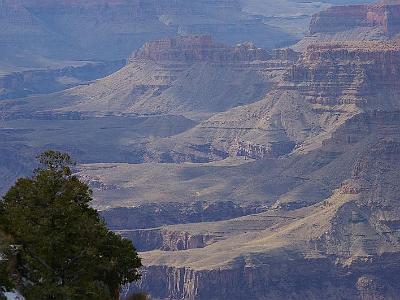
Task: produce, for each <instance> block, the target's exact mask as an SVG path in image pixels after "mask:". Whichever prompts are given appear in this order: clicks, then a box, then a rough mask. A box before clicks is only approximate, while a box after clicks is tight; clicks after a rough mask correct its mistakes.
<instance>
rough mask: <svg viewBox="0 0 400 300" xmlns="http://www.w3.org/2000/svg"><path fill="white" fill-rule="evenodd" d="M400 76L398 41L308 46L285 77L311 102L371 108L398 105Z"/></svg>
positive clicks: (387, 107) (388, 107)
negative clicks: (399, 79) (300, 58)
mask: <svg viewBox="0 0 400 300" xmlns="http://www.w3.org/2000/svg"><path fill="white" fill-rule="evenodd" d="M399 76H400V46H399V44H398V43H384V42H359V43H358V42H354V43H352V42H349V43H331V44H320V45H311V46H309V47H308V49H307V51H306V52H305V54H304V55H303V58H302V60H300V61H299V63H297V64H296V65H295V66H293V68H292V69H291V70H290V71H289V72H288V74H287V76H286V79H287V80H288V81H289V82H292V83H295V87H294V88H298V89H300V90H301V91H302V92H303V93H304V94H305V95H306V96H307V97H308V98H309V99H310V101H311V102H312V103H320V104H329V105H335V104H356V105H357V106H359V107H363V108H365V109H370V110H374V109H392V108H395V107H397V108H398V107H399V103H398V101H397V100H396V96H395V95H398V93H399V92H400V86H399V82H398V79H397V78H399Z"/></svg>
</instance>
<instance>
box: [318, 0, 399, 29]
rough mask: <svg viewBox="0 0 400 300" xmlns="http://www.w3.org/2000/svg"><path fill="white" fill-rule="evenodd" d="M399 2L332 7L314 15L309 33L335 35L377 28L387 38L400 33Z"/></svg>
mask: <svg viewBox="0 0 400 300" xmlns="http://www.w3.org/2000/svg"><path fill="white" fill-rule="evenodd" d="M399 16H400V2H398V1H393V2H390V1H389V2H386V3H378V4H370V5H366V4H365V5H351V6H334V7H331V8H329V9H327V10H326V11H323V12H321V13H318V14H316V15H315V16H314V17H313V18H312V20H311V24H310V33H311V34H315V33H337V32H341V31H346V30H351V29H354V28H356V27H369V28H373V27H379V28H380V29H381V30H382V32H383V33H384V34H385V35H386V36H387V37H393V36H395V35H396V34H398V33H400V26H399Z"/></svg>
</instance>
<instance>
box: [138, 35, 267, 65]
mask: <svg viewBox="0 0 400 300" xmlns="http://www.w3.org/2000/svg"><path fill="white" fill-rule="evenodd" d="M271 57H272V55H271V53H270V52H269V51H267V50H265V49H262V48H257V47H255V46H254V45H253V44H252V43H245V44H240V45H237V46H236V47H228V46H224V45H221V44H216V43H215V42H214V41H213V40H212V38H211V36H181V37H177V38H175V39H165V40H159V41H154V42H149V43H146V44H145V45H144V46H143V47H142V48H140V49H139V50H137V51H136V52H135V53H133V55H132V56H131V58H130V61H133V60H140V59H144V60H154V61H185V62H195V61H214V62H241V61H255V60H261V61H265V60H269V59H271Z"/></svg>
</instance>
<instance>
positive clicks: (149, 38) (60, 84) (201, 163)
mask: <svg viewBox="0 0 400 300" xmlns="http://www.w3.org/2000/svg"><path fill="white" fill-rule="evenodd" d="M361 2H362V1H351V2H350V1H336V2H334V1H329V3H319V2H318V3H317V2H307V3H306V2H303V1H289V0H288V1H280V2H279V3H277V2H276V1H275V2H272V1H257V0H251V1H233V0H232V1H231V0H221V1H220V0H218V1H199V2H196V3H195V2H190V1H189V2H188V1H183V2H180V1H173V2H171V1H147V2H142V1H136V0H135V1H131V2H129V5H128V2H126V1H123V0H117V1H110V0H102V1H86V2H85V3H83V2H81V1H78V0H76V1H71V2H63V1H59V2H53V1H11V0H3V1H1V0H0V8H3V10H0V15H1V14H3V15H4V16H7V18H8V19H7V18H2V19H0V22H6V23H7V26H10V27H8V28H10V31H9V35H8V36H9V37H12V38H13V39H15V40H14V41H15V45H18V41H20V39H21V38H22V39H23V38H24V36H25V35H28V36H30V37H34V35H33V34H37V36H36V37H35V40H38V37H40V40H41V41H44V43H45V44H46V43H51V45H53V46H54V47H55V49H59V48H57V47H61V46H60V45H62V47H65V49H66V51H65V53H67V54H68V55H67V56H68V58H67V57H64V58H60V57H59V58H55V59H54V61H52V63H53V62H54V63H56V65H54V66H53V67H52V68H49V69H41V70H37V69H36V70H32V69H34V68H37V67H38V66H39V65H41V63H42V62H43V60H41V59H40V60H39V61H40V63H38V64H37V65H33V64H32V62H30V63H29V64H30V66H31V70H26V68H25V67H18V68H17V69H13V70H14V71H15V70H18V71H15V72H13V73H12V74H4V75H2V76H1V77H0V88H1V90H0V99H2V100H0V174H1V180H0V193H3V192H4V191H6V189H7V188H8V187H9V186H10V185H11V184H12V182H13V181H14V180H15V179H16V178H17V177H18V176H22V175H28V174H29V172H30V170H31V169H32V168H33V167H34V163H33V157H34V156H35V155H36V154H37V153H39V152H40V151H42V150H45V149H54V150H62V151H67V152H69V153H70V154H71V155H72V156H73V157H74V158H75V159H76V160H77V161H78V162H79V164H78V165H77V168H76V170H75V172H76V173H77V174H78V175H79V176H80V177H81V178H82V179H83V180H85V181H86V182H87V183H88V184H89V185H90V187H91V188H92V189H93V192H94V199H95V201H94V206H95V207H96V208H97V209H99V210H100V211H101V213H102V215H103V217H104V218H105V220H106V222H107V224H108V226H109V227H110V228H111V229H112V230H115V231H117V232H118V233H120V234H121V235H123V236H124V237H126V238H129V239H132V240H133V241H134V243H135V245H136V247H137V248H138V250H140V251H141V256H142V257H143V259H144V268H143V269H142V273H143V277H142V279H141V281H139V282H138V283H137V284H133V285H131V286H127V287H125V290H124V294H130V293H134V292H138V291H144V292H148V293H149V294H150V295H151V296H152V297H153V298H154V299H174V300H183V299H185V300H186V299H188V300H197V299H200V300H203V299H204V300H206V299H207V300H208V299H232V300H236V299H237V300H241V299H259V300H262V299H363V300H370V299H371V300H372V299H374V300H375V299H399V297H398V295H399V294H400V287H399V284H398V282H399V275H398V274H399V269H400V246H399V245H400V234H399V229H400V227H399V224H400V207H399V205H398V200H399V194H400V190H399V187H400V165H399V158H400V81H399V78H400V42H399V40H398V36H399V33H400V26H399V24H400V23H399V17H400V15H399V12H400V2H399V1H381V2H379V3H375V4H360V3H361ZM331 4H340V5H341V6H334V7H331ZM348 4H351V5H350V6H348ZM344 5H346V6H344ZM132 7H134V9H133V8H132ZM178 8H179V10H178ZM121 10H122V11H123V13H121ZM321 10H323V11H321ZM51 11H57V12H58V14H57V15H56V17H55V16H50V15H49V12H51ZM311 15H313V16H312V17H311ZM11 16H12V17H13V20H14V21H13V22H11V23H10V20H11ZM116 16H118V18H116ZM132 17H134V18H132ZM103 19H104V20H107V22H105V23H104V24H103V23H102V24H101V25H99V24H98V23H96V22H97V21H98V20H103ZM7 20H8V21H7ZM67 20H68V22H67ZM309 21H310V22H309ZM82 22H84V23H82ZM303 23H304V24H305V23H310V25H309V29H308V33H306V34H305V31H307V29H306V27H305V25H304V24H303ZM10 24H11V25H12V26H11V25H10ZM21 24H25V25H24V28H26V30H28V31H29V32H22V31H21V30H20V27H19V26H20V25H21ZM49 24H51V25H52V26H54V31H51V32H49V31H48V27H47V26H48V25H49ZM82 24H86V25H85V26H87V27H85V28H86V29H85V30H88V32H89V31H92V30H94V29H93V28H94V27H96V29H95V31H94V34H93V36H92V37H90V38H88V37H87V34H88V32H86V31H85V30H83V32H82V33H78V31H77V28H79V26H82ZM121 24H124V26H125V25H126V27H122V26H120V25H121ZM138 24H139V25H140V26H139V25H138ZM274 24H275V25H274ZM276 24H280V27H279V29H276V28H274V27H273V26H277V25H276ZM301 24H303V25H301ZM28 25H29V26H28ZM67 25H68V26H67ZM301 26H303V27H301ZM105 27H107V30H106V29H105ZM12 28H13V30H15V31H14V33H13V32H12V31H11V29H12ZM295 28H296V29H295ZM136 31H137V32H136ZM60 32H62V33H63V34H66V33H68V35H67V37H68V38H67V39H65V40H62V41H60V40H58V38H59V33H60ZM176 33H179V34H180V35H178V36H176ZM189 33H190V34H189ZM193 33H195V34H194V35H193ZM200 33H207V34H200ZM1 34H2V33H0V36H2V35H1ZM19 34H21V36H19ZM110 34H111V35H113V38H115V40H113V39H108V38H107V36H108V35H110ZM130 34H137V35H136V38H134V39H130V38H128V36H129V35H130ZM304 34H305V35H306V37H304V38H302V36H303V35H304ZM166 35H169V36H166ZM275 37H277V38H276V39H275ZM242 38H243V39H242ZM244 38H245V39H244ZM299 38H302V40H301V41H300V42H299V43H297V44H296V45H294V43H295V42H296V41H297V39H299ZM47 39H49V40H47ZM0 40H1V41H5V39H2V38H1V39H0ZM70 40H71V41H75V42H78V43H79V45H80V47H81V48H76V44H74V45H73V46H72V50H71V52H70V53H68V51H69V50H68V49H70V48H68V47H67V46H66V45H65V44H63V43H70V42H69V41H70ZM246 41H248V42H246ZM290 41H291V44H290V45H288V46H291V47H289V48H288V47H276V45H278V44H280V43H282V42H283V43H286V42H290ZM58 42H60V43H61V44H59V45H58V44H57V43H58ZM112 44H116V45H117V46H116V47H115V48H113V49H112V51H111V50H107V49H108V48H110V45H112ZM4 45H6V43H4ZM15 45H14V46H15ZM32 45H33V44H32ZM70 45H72V44H70ZM100 45H101V46H100ZM281 45H282V44H281ZM9 46H10V44H9V43H7V47H9ZM14 46H13V47H14ZM0 47H3V46H1V45H0ZM32 47H33V48H31V49H30V48H27V50H26V51H29V53H31V54H32V59H33V58H34V57H35V58H34V59H37V58H38V57H39V56H41V55H43V53H42V49H41V47H40V45H34V46H32ZM273 48H275V49H273ZM0 49H2V48H0ZM10 49H12V47H11V48H10ZM75 49H78V50H82V49H85V50H84V51H83V52H85V53H86V54H88V53H89V54H90V55H93V56H91V57H81V59H85V60H84V61H80V62H79V63H77V60H76V59H75V58H73V55H75V54H74V51H75ZM128 49H129V51H128ZM50 50H51V49H49V51H50ZM1 51H3V50H1ZM10 51H11V50H10ZM35 51H37V52H35ZM4 53H6V52H4ZM7 53H11V52H7ZM17 54H18V55H20V56H21V57H23V58H24V59H25V58H26V55H23V54H20V53H17ZM36 54H37V55H38V56H36ZM7 55H8V54H7ZM46 55H47V54H46ZM46 55H45V56H46ZM16 57H17V56H15V58H16ZM89 58H90V59H89ZM94 58H96V59H98V60H102V61H95V60H94ZM118 58H119V59H120V58H124V62H121V61H118V60H117V61H113V62H110V61H112V60H113V59H118ZM30 59H31V58H30ZM30 59H29V60H30ZM67 59H68V62H67V63H66V65H70V67H65V64H64V62H65V61H66V60H67ZM21 62H22V60H21ZM36 62H37V61H36ZM36 62H35V63H36ZM46 62H47V63H49V62H50V60H46ZM25 63H27V64H28V60H26V61H25V62H24V64H25ZM10 66H11V64H10ZM21 66H22V64H21ZM41 66H43V65H41ZM12 68H15V65H14V66H13V67H12ZM4 70H5V69H4ZM6 73H7V72H6Z"/></svg>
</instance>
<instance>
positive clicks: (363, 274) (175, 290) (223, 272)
mask: <svg viewBox="0 0 400 300" xmlns="http://www.w3.org/2000/svg"><path fill="white" fill-rule="evenodd" d="M393 258H394V257H393V256H390V255H388V256H385V257H381V258H380V259H378V260H377V261H375V262H369V263H365V264H361V265H357V264H354V266H351V267H349V268H346V267H342V266H337V265H335V263H334V262H333V261H331V260H330V259H328V258H320V259H311V258H309V259H307V258H304V257H297V258H296V259H294V257H293V258H292V260H290V261H287V262H285V263H282V262H281V261H280V260H274V258H273V257H270V258H268V257H264V259H263V262H264V264H263V265H253V264H252V262H251V259H249V261H247V262H246V261H238V262H236V266H235V267H233V268H228V269H225V268H219V269H218V268H217V269H213V270H192V269H190V268H184V267H182V268H173V267H167V266H148V267H146V268H145V269H144V270H143V277H142V280H141V282H139V283H138V284H137V285H136V286H132V287H131V289H130V290H129V292H128V293H132V292H134V291H138V290H141V291H148V290H151V291H153V293H152V296H153V297H155V298H157V299H177V300H178V299H179V300H181V299H182V300H183V299H185V300H194V299H196V300H206V299H207V300H208V299H213V300H214V299H215V300H217V299H232V300H243V299H287V296H288V295H290V299H294V300H295V299H298V300H300V299H362V300H369V299H393V300H394V299H396V298H397V296H396V295H397V293H398V292H399V290H398V288H397V285H396V281H397V280H398V279H399V278H398V275H396V274H397V271H396V270H397V267H398V264H399V261H398V259H396V260H394V261H393V260H392V259H393ZM383 268H385V275H382V273H381V271H380V270H382V269H383Z"/></svg>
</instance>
